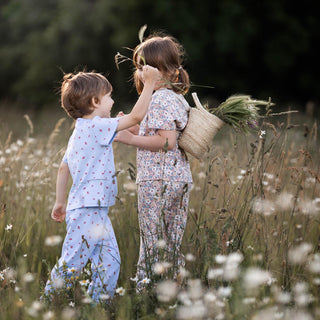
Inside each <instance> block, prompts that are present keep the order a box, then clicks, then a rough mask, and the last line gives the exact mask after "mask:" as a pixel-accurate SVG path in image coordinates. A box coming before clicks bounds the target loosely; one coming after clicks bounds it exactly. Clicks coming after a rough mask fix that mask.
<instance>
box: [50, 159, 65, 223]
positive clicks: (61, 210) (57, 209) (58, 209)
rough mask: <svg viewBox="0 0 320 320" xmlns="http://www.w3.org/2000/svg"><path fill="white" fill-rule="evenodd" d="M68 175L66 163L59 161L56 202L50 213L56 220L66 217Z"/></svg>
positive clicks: (60, 220) (59, 220)
mask: <svg viewBox="0 0 320 320" xmlns="http://www.w3.org/2000/svg"><path fill="white" fill-rule="evenodd" d="M69 176H70V171H69V167H68V165H67V164H66V163H65V162H61V164H60V167H59V170H58V176H57V183H56V203H55V205H54V207H53V209H52V213H51V217H52V219H53V220H55V221H58V222H62V221H63V220H64V218H65V217H66V193H67V185H68V180H69Z"/></svg>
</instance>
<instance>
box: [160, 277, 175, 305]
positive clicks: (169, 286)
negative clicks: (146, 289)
mask: <svg viewBox="0 0 320 320" xmlns="http://www.w3.org/2000/svg"><path fill="white" fill-rule="evenodd" d="M177 292H178V288H177V284H176V283H175V282H174V281H171V280H165V281H163V282H161V283H159V284H158V286H157V297H158V300H159V301H161V302H169V301H170V300H172V299H173V298H175V297H176V295H177Z"/></svg>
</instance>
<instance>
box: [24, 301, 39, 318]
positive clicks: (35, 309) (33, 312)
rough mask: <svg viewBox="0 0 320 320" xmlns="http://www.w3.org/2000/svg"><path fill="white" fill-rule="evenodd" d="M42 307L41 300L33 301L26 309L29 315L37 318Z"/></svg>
mask: <svg viewBox="0 0 320 320" xmlns="http://www.w3.org/2000/svg"><path fill="white" fill-rule="evenodd" d="M41 309H42V304H41V302H39V301H33V302H32V304H31V306H30V307H29V308H26V311H27V313H28V315H29V316H31V317H33V318H36V317H38V313H39V311H40V310H41Z"/></svg>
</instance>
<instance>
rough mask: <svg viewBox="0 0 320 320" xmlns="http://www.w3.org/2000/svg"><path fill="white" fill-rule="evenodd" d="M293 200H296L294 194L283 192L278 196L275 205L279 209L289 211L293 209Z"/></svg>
mask: <svg viewBox="0 0 320 320" xmlns="http://www.w3.org/2000/svg"><path fill="white" fill-rule="evenodd" d="M293 200H294V197H293V195H292V194H290V193H287V192H283V193H281V194H280V195H279V196H278V198H277V200H276V202H275V203H276V206H277V207H278V208H280V209H283V210H287V209H291V208H292V206H293Z"/></svg>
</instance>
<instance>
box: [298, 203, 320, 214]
mask: <svg viewBox="0 0 320 320" xmlns="http://www.w3.org/2000/svg"><path fill="white" fill-rule="evenodd" d="M299 209H300V211H301V213H302V214H305V215H310V216H314V215H317V214H318V213H319V211H320V209H319V208H318V205H317V202H316V201H315V200H313V201H312V200H300V201H299Z"/></svg>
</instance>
